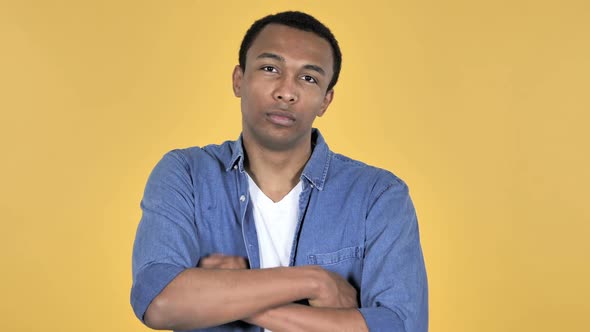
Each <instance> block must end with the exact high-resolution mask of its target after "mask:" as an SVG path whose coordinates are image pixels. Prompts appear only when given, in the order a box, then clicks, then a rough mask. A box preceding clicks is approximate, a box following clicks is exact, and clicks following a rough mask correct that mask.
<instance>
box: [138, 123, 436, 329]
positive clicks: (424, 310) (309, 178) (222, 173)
mask: <svg viewBox="0 0 590 332" xmlns="http://www.w3.org/2000/svg"><path fill="white" fill-rule="evenodd" d="M313 140H314V142H315V146H314V149H313V153H312V155H311V157H310V159H309V161H308V162H307V165H306V166H305V168H304V170H303V172H302V174H301V180H302V181H303V192H302V193H301V196H300V199H299V222H298V225H297V229H296V231H295V234H296V235H295V239H294V241H293V247H292V251H291V259H290V264H291V265H292V266H297V265H309V264H317V265H320V266H322V267H323V268H325V269H327V270H330V271H333V272H336V273H339V274H340V275H341V276H342V277H344V278H345V279H346V280H348V281H349V282H350V283H351V284H352V285H353V286H354V287H355V288H356V289H357V291H358V293H359V303H360V308H359V311H360V312H361V314H362V315H363V317H364V319H365V320H366V323H367V326H368V327H369V330H370V331H412V332H414V331H420V332H422V331H427V330H428V292H427V280H426V271H425V267H424V259H423V255H422V249H421V247H420V239H419V234H418V224H417V220H416V214H415V211H414V207H413V204H412V201H411V200H410V197H409V195H408V188H407V186H406V185H405V183H404V182H402V181H401V180H400V179H399V178H397V177H396V176H394V175H393V174H391V173H389V172H387V171H385V170H382V169H378V168H375V167H371V166H368V165H366V164H363V163H361V162H358V161H355V160H352V159H350V158H347V157H345V156H342V155H340V154H335V153H334V152H332V151H330V150H329V148H328V145H327V144H326V143H325V141H324V139H323V137H322V136H321V134H320V133H319V131H318V130H315V129H314V132H313ZM141 208H142V210H143V215H142V218H141V222H140V224H139V227H138V229H137V234H136V238H135V244H134V249H133V286H132V289H131V304H132V306H133V309H134V311H135V314H136V315H137V317H138V318H140V319H142V320H143V316H144V314H145V311H146V309H147V307H148V305H149V304H150V303H151V301H152V300H153V299H154V298H155V297H156V296H157V295H158V294H159V293H160V292H161V291H162V290H163V289H164V287H166V285H167V284H168V283H169V282H170V281H172V280H173V279H174V278H175V277H176V276H177V275H178V274H179V273H180V272H182V271H183V270H185V269H187V268H192V267H196V266H197V264H198V263H199V259H200V258H201V257H204V256H207V255H209V254H212V253H223V254H226V255H236V256H242V257H247V258H248V261H249V263H250V268H252V269H256V268H259V267H260V257H259V252H258V242H257V236H256V228H255V224H254V219H253V216H252V206H251V202H250V198H249V195H248V179H247V175H246V173H245V170H244V150H243V148H242V141H241V138H240V139H238V140H237V141H228V142H225V143H223V144H221V145H209V146H205V147H203V148H199V147H193V148H188V149H183V150H174V151H171V152H169V153H168V154H166V155H165V156H164V157H163V159H162V160H161V161H160V162H159V163H158V164H157V165H156V167H155V168H154V170H153V172H152V174H151V175H150V177H149V179H148V182H147V185H146V189H145V193H144V197H143V200H142V202H141ZM202 331H260V328H258V327H255V326H251V325H248V324H246V323H244V322H233V323H229V324H225V325H223V326H218V327H214V328H209V329H204V330H202Z"/></svg>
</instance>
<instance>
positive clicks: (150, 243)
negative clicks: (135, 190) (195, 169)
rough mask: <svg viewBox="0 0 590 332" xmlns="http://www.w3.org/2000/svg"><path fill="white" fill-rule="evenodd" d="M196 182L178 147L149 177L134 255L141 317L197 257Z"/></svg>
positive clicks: (135, 301) (134, 297) (135, 302)
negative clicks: (194, 185) (194, 184)
mask: <svg viewBox="0 0 590 332" xmlns="http://www.w3.org/2000/svg"><path fill="white" fill-rule="evenodd" d="M193 183H194V181H193V179H192V177H191V172H190V169H189V164H188V163H187V161H186V160H185V159H184V157H183V156H182V154H181V153H180V152H178V151H171V152H169V153H168V154H166V155H165V156H164V157H163V158H162V160H160V162H159V163H158V164H157V165H156V167H155V168H154V170H153V171H152V173H151V175H150V177H149V179H148V182H147V185H146V188H145V192H144V196H143V199H142V201H141V209H142V217H141V221H140V223H139V226H138V228H137V233H136V236H135V242H134V245H133V257H132V270H133V285H132V288H131V306H132V307H133V311H134V312H135V315H136V316H137V317H138V318H139V319H140V320H142V321H143V318H144V314H145V312H146V310H147V308H148V306H149V304H150V303H151V302H152V301H153V299H154V298H155V297H156V296H157V295H158V294H159V293H160V292H161V291H162V290H163V289H164V288H165V287H166V286H167V285H168V283H170V282H171V281H172V280H173V279H174V278H175V277H176V276H177V275H178V274H179V273H180V272H182V271H183V270H185V269H187V268H190V267H195V266H196V265H197V263H198V259H199V257H200V256H199V246H198V243H197V237H196V234H197V233H196V226H195V222H194V219H195V217H194V211H195V209H194V204H195V203H194V202H195V199H194V191H193V190H192V188H193Z"/></svg>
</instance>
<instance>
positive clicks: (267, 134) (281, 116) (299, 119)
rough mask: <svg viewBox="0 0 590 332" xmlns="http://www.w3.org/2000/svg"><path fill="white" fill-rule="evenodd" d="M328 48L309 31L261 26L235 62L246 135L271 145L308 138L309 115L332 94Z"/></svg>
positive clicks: (235, 84) (289, 145)
mask: <svg viewBox="0 0 590 332" xmlns="http://www.w3.org/2000/svg"><path fill="white" fill-rule="evenodd" d="M332 64H333V59H332V48H331V46H330V44H329V43H328V41H326V40H325V39H323V38H321V37H319V36H317V35H315V34H314V33H312V32H307V31H302V30H297V29H294V28H290V27H287V26H284V25H279V24H269V25H267V26H266V27H264V28H263V29H262V30H261V31H260V33H259V34H258V36H257V37H256V39H255V40H254V42H253V43H252V46H251V47H250V49H249V50H248V52H247V53H246V65H245V67H246V68H244V70H243V71H242V69H241V68H240V67H239V66H236V68H235V69H234V73H233V88H234V93H235V95H236V96H237V97H240V98H241V106H242V131H243V137H244V140H247V141H248V142H249V143H255V144H258V145H259V146H261V147H264V148H267V149H272V150H289V149H294V148H295V147H298V146H301V145H302V144H310V137H311V136H310V135H311V128H312V125H313V121H314V120H315V118H316V116H322V115H323V114H324V112H325V111H326V109H327V108H328V105H330V102H331V101H332V97H333V95H334V92H333V90H330V91H328V92H326V89H327V87H328V84H329V83H330V80H331V79H332V75H333V69H332Z"/></svg>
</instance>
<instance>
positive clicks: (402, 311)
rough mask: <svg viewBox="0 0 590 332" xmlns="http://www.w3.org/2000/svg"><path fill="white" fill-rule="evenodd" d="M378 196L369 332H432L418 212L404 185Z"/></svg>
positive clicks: (368, 247) (369, 251)
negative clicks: (429, 324) (429, 321)
mask: <svg viewBox="0 0 590 332" xmlns="http://www.w3.org/2000/svg"><path fill="white" fill-rule="evenodd" d="M389 183H390V184H389V185H386V186H384V188H383V189H380V190H378V191H377V192H376V194H375V199H374V200H373V203H372V206H371V207H370V208H369V212H368V215H367V219H366V226H365V227H366V240H365V241H366V243H365V260H364V267H363V273H362V282H361V292H360V297H361V308H360V309H359V311H360V312H361V314H362V315H363V317H364V319H365V321H366V323H367V326H368V327H369V331H404V332H425V331H428V286H427V278H426V269H425V266H424V257H423V254H422V248H421V246H420V237H419V232H418V222H417V219H416V212H415V210H414V206H413V204H412V201H411V199H410V196H409V193H408V187H407V186H406V185H405V183H403V182H402V181H401V180H399V179H397V178H396V179H394V181H392V182H389Z"/></svg>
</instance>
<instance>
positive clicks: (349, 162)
mask: <svg viewBox="0 0 590 332" xmlns="http://www.w3.org/2000/svg"><path fill="white" fill-rule="evenodd" d="M331 159H332V162H331V167H330V172H329V179H330V178H334V179H337V180H335V181H339V182H340V181H344V182H347V183H350V184H355V185H357V186H362V187H365V189H366V190H367V191H368V192H370V196H372V197H373V198H378V197H379V196H381V195H382V194H383V193H384V192H385V191H394V192H402V193H406V194H407V193H408V186H407V184H406V183H405V182H404V181H403V180H402V179H401V178H399V177H398V176H397V175H395V174H394V173H393V172H391V171H389V170H386V169H383V168H380V167H376V166H373V165H369V164H366V163H364V162H362V161H359V160H355V159H352V158H350V157H347V156H345V155H342V154H339V153H333V154H332V158H331Z"/></svg>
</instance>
